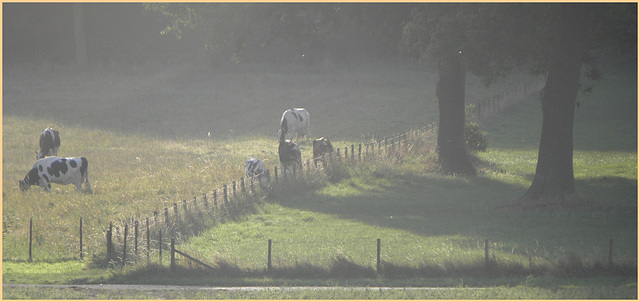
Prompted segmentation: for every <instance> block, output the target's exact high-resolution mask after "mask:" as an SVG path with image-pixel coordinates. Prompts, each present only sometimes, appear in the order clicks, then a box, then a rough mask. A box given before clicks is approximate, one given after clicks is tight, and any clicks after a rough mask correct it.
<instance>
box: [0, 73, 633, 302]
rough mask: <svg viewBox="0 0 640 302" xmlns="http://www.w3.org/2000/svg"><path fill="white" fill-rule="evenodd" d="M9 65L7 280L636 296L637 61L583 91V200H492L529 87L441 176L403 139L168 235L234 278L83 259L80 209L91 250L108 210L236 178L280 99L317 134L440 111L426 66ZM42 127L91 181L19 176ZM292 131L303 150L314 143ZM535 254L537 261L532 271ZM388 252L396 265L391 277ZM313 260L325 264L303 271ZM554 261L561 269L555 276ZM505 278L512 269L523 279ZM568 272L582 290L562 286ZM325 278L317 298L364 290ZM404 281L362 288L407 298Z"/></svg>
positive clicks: (122, 211)
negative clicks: (74, 69)
mask: <svg viewBox="0 0 640 302" xmlns="http://www.w3.org/2000/svg"><path fill="white" fill-rule="evenodd" d="M406 70H409V71H406ZM13 72H15V74H12V73H8V74H5V89H4V91H3V96H4V99H3V107H4V112H3V281H4V282H5V283H17V282H27V283H83V282H128V283H154V282H162V283H172V284H176V283H180V284H183V283H186V284H192V283H198V284H203V283H204V284H208V285H215V284H229V283H231V284H235V285H238V284H258V285H284V284H288V285H295V284H314V283H316V284H317V283H319V284H321V285H331V284H335V283H338V284H345V283H347V284H362V285H365V286H380V285H393V286H446V287H451V286H459V287H465V286H489V287H492V288H493V289H491V290H489V291H484V292H483V291H474V292H473V293H471V294H460V292H455V291H452V292H446V293H433V292H432V293H430V294H427V293H421V294H420V295H418V296H417V297H424V298H428V297H433V298H437V297H450V298H473V297H476V298H482V297H485V298H489V297H506V298H509V297H512V298H526V297H529V298H537V297H547V296H546V294H545V293H548V291H551V292H554V293H555V294H557V295H550V296H548V297H549V298H633V297H637V291H636V283H637V280H636V277H635V274H634V273H633V272H634V271H636V270H635V267H636V265H637V153H636V149H637V138H636V136H637V126H636V125H637V119H636V112H637V104H636V101H635V100H636V99H637V92H636V90H635V88H636V86H635V83H636V81H637V79H636V78H635V74H633V78H632V77H629V75H628V74H618V75H611V76H608V77H605V80H603V81H601V82H598V83H595V84H594V85H596V89H594V93H593V94H591V95H587V96H583V97H581V99H580V100H581V107H580V109H579V110H578V111H577V115H576V127H575V128H576V134H575V145H576V152H575V155H574V160H575V163H574V164H575V174H576V181H577V186H578V193H579V194H581V195H582V196H583V197H585V198H586V199H587V200H589V202H586V203H585V204H584V205H580V206H576V207H559V208H546V209H522V208H510V207H505V205H508V204H509V201H510V200H513V199H515V198H518V197H519V196H520V195H522V194H523V193H524V191H526V188H527V187H528V185H529V184H530V182H531V178H532V177H533V173H534V171H535V162H536V158H537V140H538V139H539V135H540V134H539V129H540V124H539V123H540V121H541V115H540V109H539V103H537V102H536V101H535V100H533V99H532V100H530V101H528V102H526V103H524V105H523V106H521V107H518V108H516V109H513V110H512V112H509V113H508V114H506V115H504V117H501V118H499V119H495V120H493V121H491V122H489V123H487V124H486V125H483V127H484V128H485V129H486V130H487V131H488V133H489V138H490V141H491V143H490V150H489V151H488V152H486V153H481V154H478V160H477V165H478V166H479V170H480V175H479V176H478V177H472V178H456V177H445V176H440V175H438V174H436V173H432V172H429V171H430V167H431V165H432V158H430V157H429V155H428V154H426V155H410V154H408V155H406V156H405V157H404V158H403V160H402V162H401V164H400V165H395V164H389V163H386V164H382V165H366V166H363V167H356V168H353V169H350V170H348V171H347V172H348V173H349V174H350V177H348V178H345V179H342V180H340V181H338V182H333V183H328V184H327V185H326V186H324V187H322V188H320V189H317V190H313V191H310V192H308V193H306V194H302V195H298V194H291V193H287V192H282V193H279V194H275V196H273V197H272V201H273V202H272V203H268V204H265V205H264V206H263V207H261V208H260V209H259V212H258V213H256V214H252V215H249V216H247V217H245V218H242V219H239V220H237V221H234V222H229V223H224V224H219V225H217V226H215V227H213V228H210V229H209V230H206V231H204V232H203V233H201V234H200V236H198V237H193V238H189V239H188V240H186V241H185V242H183V243H181V244H180V246H179V249H181V250H185V251H188V252H189V253H193V254H195V255H197V256H198V257H199V258H201V259H203V260H205V261H206V262H208V263H212V264H215V265H218V266H220V265H226V269H230V270H231V271H234V272H236V275H235V277H233V278H231V279H229V278H228V277H216V276H209V277H207V278H201V276H200V275H199V281H196V280H193V279H190V278H186V277H185V276H184V275H181V276H180V277H178V278H166V277H158V276H157V275H158V274H157V272H156V271H153V270H151V271H150V272H146V273H145V269H144V268H139V269H137V270H136V269H134V270H133V271H132V270H131V269H127V270H124V271H104V270H88V271H82V270H81V268H82V267H83V265H81V264H80V262H78V261H76V260H71V259H73V258H77V252H76V251H77V238H76V237H77V235H76V228H77V221H78V219H79V218H80V217H83V218H84V220H85V227H86V228H87V229H89V230H90V231H88V232H86V233H87V235H85V236H88V237H87V238H85V244H86V246H87V248H88V254H92V253H100V252H102V249H103V245H104V237H103V236H104V228H105V227H106V226H107V225H108V222H109V221H111V220H124V219H127V218H129V217H132V216H136V217H138V216H141V215H148V214H149V213H151V212H152V211H154V210H159V209H161V208H164V207H167V206H170V205H171V204H173V203H174V202H178V201H180V200H182V199H185V198H191V197H192V196H199V195H201V194H202V193H203V192H207V191H210V190H212V189H213V188H219V187H220V186H221V185H222V184H226V183H229V182H230V181H231V180H236V179H239V177H240V176H242V174H243V170H242V165H243V162H244V160H246V159H247V158H249V157H252V156H255V157H260V158H262V159H264V160H265V163H266V164H267V166H269V167H273V166H275V165H276V164H277V157H276V148H275V135H274V134H275V130H276V129H277V122H278V119H279V116H280V114H281V112H282V110H283V109H285V108H287V107H291V106H305V107H307V108H308V109H309V111H310V112H311V119H312V134H313V135H314V136H322V135H325V136H328V137H330V138H333V140H334V144H335V145H338V146H345V145H346V144H349V145H350V144H351V143H352V142H355V141H359V140H360V139H363V138H369V137H371V136H376V137H382V136H384V135H390V134H393V133H398V132H404V131H406V130H409V129H411V128H416V127H418V126H422V125H424V124H426V123H428V122H431V121H434V120H435V119H437V104H436V102H435V99H434V91H433V90H430V89H429V87H431V86H429V85H433V87H435V86H434V85H435V82H434V78H433V74H431V73H428V72H424V71H420V70H416V69H411V68H409V69H392V70H390V71H389V72H380V71H378V72H371V71H360V72H356V71H349V72H345V71H340V72H336V73H331V74H329V73H326V74H313V75H310V74H298V75H293V76H289V75H284V74H269V73H264V74H262V73H261V74H252V73H239V74H233V75H230V76H222V75H220V74H217V75H216V74H206V73H198V74H196V75H195V76H193V75H191V76H189V77H188V79H190V80H187V79H184V78H183V76H185V73H186V70H183V69H180V68H177V69H176V71H175V73H172V74H166V73H157V74H153V75H151V76H150V75H149V74H144V73H142V74H136V73H135V72H132V74H126V75H122V74H119V73H116V72H115V71H111V72H103V73H97V72H95V73H89V74H84V75H78V76H68V77H55V78H48V77H47V73H46V72H44V73H42V74H38V75H33V74H29V73H25V72H20V71H13ZM87 79H90V80H87ZM311 83H313V84H311ZM502 85H506V84H504V83H503V84H502ZM500 87H501V86H500V85H498V86H497V87H493V88H492V89H494V90H499V89H500ZM503 87H504V86H503ZM468 90H469V94H471V95H474V96H476V99H481V98H482V97H483V95H484V96H488V95H491V94H492V93H493V92H492V91H485V90H483V89H482V87H481V86H480V85H479V84H478V83H476V82H473V79H472V82H471V83H470V88H468ZM178 99H180V100H181V101H180V102H178V101H176V100H178ZM255 100H260V102H256V101H255ZM604 100H607V101H606V102H605V101H604ZM42 104H55V105H56V106H55V108H53V109H52V111H51V112H47V113H46V115H45V114H43V113H39V112H37V111H34V110H33V109H31V108H33V107H35V106H38V105H42ZM354 112H356V113H358V114H354ZM45 126H52V127H54V128H56V129H58V130H60V131H61V136H62V147H61V148H60V154H62V155H67V156H76V155H84V156H87V157H88V158H89V160H90V173H91V174H90V177H91V181H92V186H93V187H94V193H95V194H93V195H87V194H76V193H73V189H72V188H71V186H68V187H61V186H55V187H54V190H53V191H54V192H53V193H52V194H45V193H44V192H43V191H42V190H41V189H39V188H32V189H31V190H30V191H28V192H26V193H23V192H19V190H18V188H17V184H16V181H17V180H18V179H21V178H23V177H24V174H25V173H26V171H27V170H28V168H29V167H30V165H31V163H32V161H33V158H34V155H33V150H34V149H35V147H36V144H37V135H38V133H39V131H40V130H42V128H44V127H45ZM207 132H211V133H212V137H211V138H209V137H207V135H206V134H207ZM302 147H303V153H304V156H305V157H307V158H309V157H310V156H309V155H310V151H311V150H310V145H308V144H303V145H302ZM30 217H33V219H34V224H35V226H36V234H35V238H36V242H35V252H34V258H35V260H36V261H35V263H26V262H22V261H23V260H25V259H26V240H25V238H26V234H27V232H28V230H27V221H28V219H29V218H30ZM377 238H380V239H381V240H382V259H383V261H385V265H386V266H385V268H386V270H387V277H386V278H383V279H379V278H377V277H375V276H373V277H371V276H369V275H368V274H370V273H371V272H372V271H373V267H374V266H375V252H376V250H375V248H376V246H375V242H376V239H377ZM267 239H272V240H273V243H274V244H273V249H274V266H275V267H276V268H279V269H281V270H282V274H284V275H287V274H289V276H288V277H286V276H281V277H277V278H274V277H266V276H264V274H263V270H264V267H265V265H266V255H265V254H266V243H267ZM484 239H489V240H490V241H491V244H492V245H491V250H492V256H495V259H496V261H497V263H498V264H499V267H500V268H501V269H502V270H501V272H502V273H498V276H493V277H492V278H490V281H487V280H485V279H486V278H477V277H474V276H473V273H469V271H474V270H477V269H479V268H480V267H481V265H480V264H479V263H481V262H482V261H481V260H483V259H484V249H483V244H484V243H483V242H484ZM609 239H613V240H614V260H615V263H616V264H617V265H618V269H617V270H614V271H613V272H609V273H607V272H603V271H602V270H601V269H599V268H601V267H602V266H603V265H606V261H607V259H606V258H607V252H608V243H609ZM530 255H531V259H532V260H531V261H532V262H529V261H530V260H529V256H530ZM530 263H533V264H534V266H535V267H540V268H546V269H548V270H547V272H549V273H548V274H542V275H540V274H536V273H535V271H533V270H531V265H530ZM50 265H53V266H56V265H57V266H58V268H52V267H51V266H50ZM344 267H347V268H352V269H355V270H356V272H355V276H354V278H356V279H355V280H352V281H346V280H344V277H345V276H348V272H344V271H343V272H342V273H341V274H342V275H340V274H338V278H337V281H335V280H334V278H335V275H332V274H335V273H336V271H335V270H337V269H341V268H342V269H343V268H344ZM421 268H422V269H421ZM425 268H427V269H426V271H428V273H424V271H425ZM394 269H395V272H396V274H398V276H400V277H398V278H393V276H392V273H393V272H394ZM161 271H162V270H161ZM505 272H506V274H505ZM509 272H510V273H509ZM308 273H314V274H317V276H316V277H319V278H320V279H318V280H316V281H313V280H314V278H312V277H311V278H310V277H309V276H308V275H307V274H308ZM252 274H254V277H252ZM296 274H297V275H296ZM407 274H410V275H411V274H413V276H412V277H407ZM510 274H511V275H510ZM62 275H64V276H67V277H65V278H61V277H60V276H62ZM154 275H156V276H155V277H154ZM186 275H189V273H187V274H186ZM256 276H257V277H256ZM340 276H342V277H340ZM527 276H529V277H527ZM558 276H561V277H562V276H564V277H566V278H565V279H563V281H561V282H558V281H552V280H554V278H557V277H558ZM576 276H581V278H583V279H580V278H578V279H576ZM407 278H408V279H407ZM584 278H586V279H584ZM396 279H398V280H404V281H398V280H396ZM331 280H334V281H331ZM580 280H582V281H580ZM614 281H615V282H614ZM558 284H560V285H558ZM613 284H616V285H613ZM505 286H506V287H511V286H518V288H517V290H518V292H517V293H514V292H511V291H508V290H506V289H504V287H505ZM565 287H568V288H574V289H576V288H577V290H573V291H563V290H560V289H559V288H565ZM493 290H496V291H499V292H500V293H498V292H493ZM524 292H527V293H526V294H525V293H524ZM14 293H15V295H16V297H20V296H21V295H22V294H20V293H17V292H14ZM50 294H51V295H57V294H56V293H50ZM262 294H263V293H256V294H255V295H258V297H257V298H259V297H260V295H262ZM431 294H433V296H432V295H431ZM301 295H302V296H303V297H308V296H311V297H318V296H314V295H310V294H304V293H303V294H301ZM307 295H308V296H307ZM332 295H333V294H328V295H327V296H319V297H320V298H322V297H325V298H327V297H331V298H335V297H343V298H358V297H363V296H361V295H359V294H354V293H352V294H346V295H340V296H332ZM402 295H404V294H396V295H394V296H386V294H384V295H382V294H380V295H375V294H374V295H369V296H366V297H379V298H383V299H384V298H387V297H397V298H402V297H407V298H408V296H402ZM423 295H424V296H423ZM461 295H462V296H461ZM133 296H134V297H136V296H135V294H133ZM5 297H6V296H5ZM45 297H46V294H45ZM188 297H191V296H188ZM204 297H211V296H207V295H204ZM244 297H250V296H248V295H247V296H244ZM253 297H255V296H253ZM262 297H264V296H262ZM277 297H279V296H278V295H271V296H269V298H277ZM286 297H291V296H285V298H286ZM293 297H299V296H293ZM192 298H193V297H192Z"/></svg>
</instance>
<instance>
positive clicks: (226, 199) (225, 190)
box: [222, 185, 229, 205]
mask: <svg viewBox="0 0 640 302" xmlns="http://www.w3.org/2000/svg"><path fill="white" fill-rule="evenodd" d="M222 196H223V200H224V203H225V205H226V204H227V202H229V196H227V185H223V186H222Z"/></svg>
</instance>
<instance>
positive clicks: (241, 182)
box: [240, 176, 247, 194]
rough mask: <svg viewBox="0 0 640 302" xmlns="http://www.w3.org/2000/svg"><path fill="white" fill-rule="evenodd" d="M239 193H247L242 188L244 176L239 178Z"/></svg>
mask: <svg viewBox="0 0 640 302" xmlns="http://www.w3.org/2000/svg"><path fill="white" fill-rule="evenodd" d="M240 191H241V192H242V194H245V193H247V191H246V190H245V188H244V176H242V177H240Z"/></svg>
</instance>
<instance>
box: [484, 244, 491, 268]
mask: <svg viewBox="0 0 640 302" xmlns="http://www.w3.org/2000/svg"><path fill="white" fill-rule="evenodd" d="M489 262H490V260H489V239H485V240H484V264H485V265H489Z"/></svg>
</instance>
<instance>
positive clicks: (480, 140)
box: [464, 122, 489, 152]
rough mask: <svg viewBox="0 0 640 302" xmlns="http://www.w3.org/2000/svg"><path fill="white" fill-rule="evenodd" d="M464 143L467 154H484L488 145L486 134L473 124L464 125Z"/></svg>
mask: <svg viewBox="0 0 640 302" xmlns="http://www.w3.org/2000/svg"><path fill="white" fill-rule="evenodd" d="M464 143H465V145H466V146H467V151H469V152H478V151H480V152H485V151H487V146H488V145H489V140H488V139H487V132H485V131H482V130H480V126H479V125H478V124H477V123H474V122H467V123H466V124H465V125H464Z"/></svg>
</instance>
